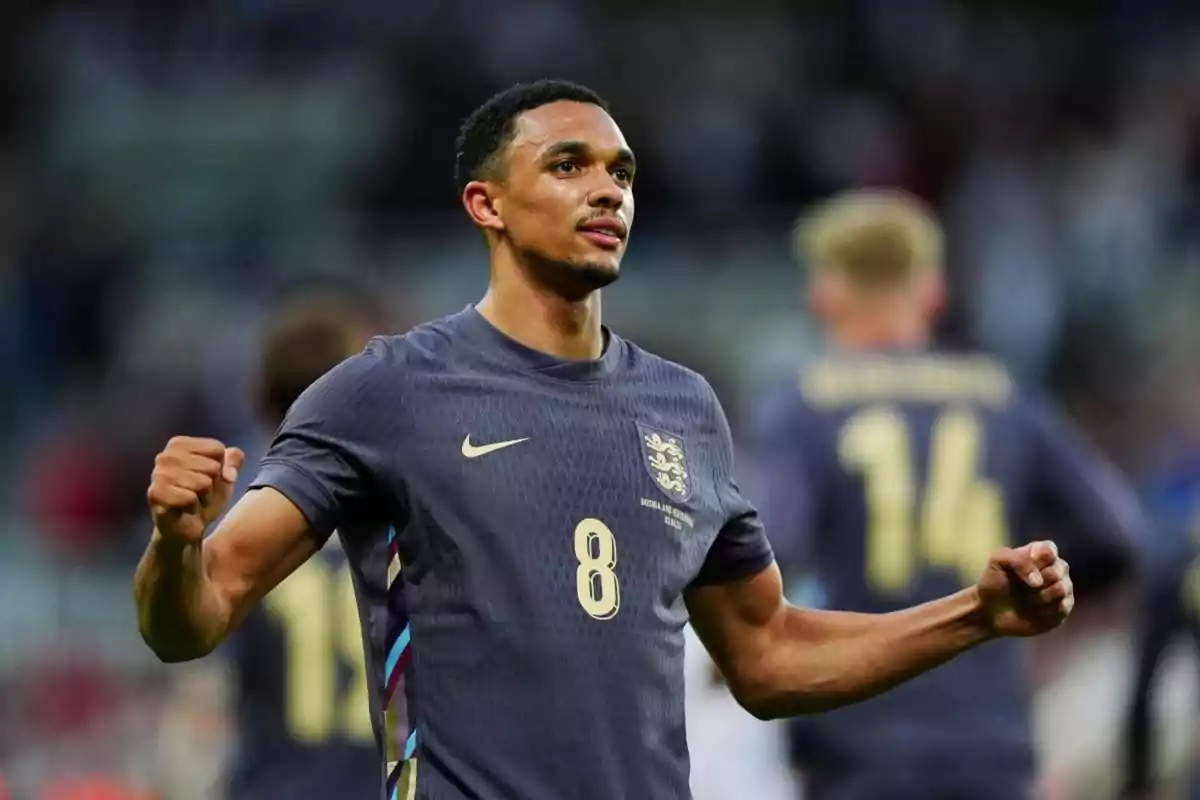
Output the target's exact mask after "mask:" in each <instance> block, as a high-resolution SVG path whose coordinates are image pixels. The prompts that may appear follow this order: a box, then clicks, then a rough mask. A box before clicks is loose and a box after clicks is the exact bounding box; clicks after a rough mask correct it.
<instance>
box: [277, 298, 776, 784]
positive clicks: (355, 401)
mask: <svg viewBox="0 0 1200 800" xmlns="http://www.w3.org/2000/svg"><path fill="white" fill-rule="evenodd" d="M255 485H256V486H258V487H263V486H270V487H273V488H274V489H276V490H278V491H280V492H282V493H283V494H284V495H286V496H287V497H288V498H289V499H291V500H292V501H293V502H294V503H295V504H296V505H297V507H298V508H300V510H301V511H303V512H304V514H305V515H306V516H307V517H308V519H309V521H310V522H311V523H312V526H313V528H314V529H315V530H316V531H317V532H318V534H320V535H326V534H328V532H329V531H331V530H333V529H334V528H335V527H336V528H337V529H338V531H339V533H340V535H341V537H342V540H343V543H344V546H345V549H346V553H347V555H348V557H349V561H350V565H351V569H352V570H353V571H354V572H355V575H356V578H357V583H358V589H359V591H358V597H359V601H360V606H361V607H360V613H361V614H362V616H363V619H364V620H365V621H366V630H367V656H368V674H369V675H370V676H371V678H372V681H373V686H374V689H375V691H374V692H373V694H372V700H373V701H374V709H375V719H376V720H377V724H378V731H379V736H380V739H381V743H382V746H383V747H384V749H385V750H386V755H385V761H386V773H387V778H386V780H387V783H386V792H387V796H388V797H396V798H399V800H413V799H416V800H468V799H470V800H493V799H495V800H501V799H504V800H507V799H508V798H521V800H562V798H567V797H569V798H576V799H578V800H588V799H589V798H595V800H620V799H622V798H625V799H626V800H641V799H642V798H651V797H671V798H686V797H688V796H689V789H688V755H687V742H686V733H685V725H684V706H683V697H684V694H683V649H684V625H685V623H686V621H687V611H686V608H685V605H684V602H683V593H684V591H685V590H686V589H687V588H688V587H689V586H692V585H696V584H703V583H716V582H722V581H730V580H736V579H740V578H743V577H746V576H748V575H752V574H755V573H757V572H760V571H762V570H763V569H765V568H767V567H768V566H770V564H771V562H772V559H773V556H772V553H771V550H770V547H769V546H768V544H767V542H766V538H765V536H764V535H763V531H762V527H761V525H760V524H759V521H758V517H757V513H756V512H755V510H754V509H753V508H752V507H751V506H750V505H749V503H747V502H746V501H745V500H744V499H743V498H742V496H741V494H740V492H739V491H738V488H737V486H736V484H735V483H734V480H733V477H732V444H731V441H730V434H729V429H728V425H727V423H726V420H725V417H724V414H723V412H722V411H721V408H720V405H719V404H718V402H717V399H716V397H715V396H714V394H713V392H712V389H711V388H710V387H709V386H708V384H707V383H706V382H705V381H704V380H703V379H702V378H701V377H700V376H698V375H696V374H695V373H693V372H691V371H689V370H686V369H684V368H683V367H680V366H678V365H675V364H672V363H670V362H668V361H665V360H663V359H660V358H657V357H655V356H653V355H651V354H649V353H647V352H645V351H644V350H641V349H640V348H638V347H636V346H635V345H633V344H631V343H629V342H626V341H624V340H622V339H621V338H620V337H618V336H616V335H615V334H612V333H610V332H608V331H607V330H606V331H605V346H604V352H603V354H602V356H601V357H600V358H599V359H596V360H588V361H564V360H561V359H557V358H553V357H550V356H548V355H546V354H544V353H540V352H537V351H534V350H530V349H528V348H526V347H524V346H522V345H521V344H519V343H517V342H515V341H513V340H511V339H509V338H507V337H505V336H504V335H503V334H501V333H500V332H499V331H497V330H496V329H495V328H494V327H492V326H491V324H490V323H488V322H487V320H486V319H484V318H483V316H482V315H480V314H479V312H478V311H476V310H475V309H474V308H468V309H466V310H465V311H463V312H461V313H459V314H456V315H454V316H451V317H448V318H446V319H443V320H439V321H437V322H433V323H430V324H428V325H423V326H420V327H418V328H416V329H414V330H413V331H411V332H409V333H408V334H406V335H404V336H397V337H387V338H381V339H376V340H374V341H373V342H372V343H371V344H370V345H369V346H368V348H367V350H366V351H365V352H364V353H363V354H361V355H359V356H356V357H354V358H352V359H350V360H349V361H347V362H345V363H343V364H342V365H341V366H339V367H337V368H336V369H334V370H333V371H332V372H331V373H329V374H328V375H326V376H325V377H324V378H322V379H321V380H319V381H318V382H317V383H316V384H314V385H313V386H312V387H311V388H310V389H309V390H308V391H307V392H306V393H305V394H304V395H303V396H302V397H301V398H300V400H299V401H298V402H297V403H296V405H295V406H294V407H293V409H292V411H291V413H290V414H289V416H288V419H287V421H286V422H285V423H284V425H283V427H282V429H281V431H280V433H279V435H278V436H277V438H276V440H275V442H274V443H273V444H272V446H271V449H270V452H268V454H267V456H266V457H265V458H264V460H263V466H262V471H261V473H260V475H259V477H258V478H257V480H256V483H255Z"/></svg>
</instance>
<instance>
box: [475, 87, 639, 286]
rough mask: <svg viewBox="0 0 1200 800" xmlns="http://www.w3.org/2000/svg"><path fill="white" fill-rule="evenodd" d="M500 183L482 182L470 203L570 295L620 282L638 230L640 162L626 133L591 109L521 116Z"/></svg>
mask: <svg viewBox="0 0 1200 800" xmlns="http://www.w3.org/2000/svg"><path fill="white" fill-rule="evenodd" d="M515 128H516V131H515V136H514V138H513V140H512V142H511V143H510V144H509V146H508V148H507V151H506V154H505V163H506V170H505V173H504V177H503V180H501V181H499V182H476V183H473V184H471V185H469V186H468V187H467V189H466V191H465V192H464V202H465V204H466V205H467V209H468V211H469V212H470V213H471V215H472V217H473V218H474V219H475V221H476V223H477V224H479V225H481V226H482V227H484V228H485V229H488V230H491V231H494V232H495V233H496V234H498V235H499V236H500V237H502V241H505V242H506V243H507V244H508V245H509V246H511V247H512V248H514V249H515V250H516V251H517V253H519V254H520V256H521V262H522V263H524V264H527V265H528V266H530V267H531V268H532V269H534V270H536V271H538V272H539V273H540V277H542V278H544V279H546V280H548V281H550V282H552V283H555V284H558V285H559V286H560V287H562V288H563V289H564V290H569V291H576V292H579V293H585V292H588V291H592V290H594V289H598V288H600V287H601V286H605V285H607V284H609V283H611V282H612V281H614V280H616V278H617V275H618V273H619V271H620V266H621V257H622V256H623V255H624V254H625V245H626V243H627V242H628V238H629V230H630V227H631V226H632V224H633V179H634V169H635V165H634V158H633V153H632V152H631V151H630V150H629V146H628V144H626V142H625V137H624V136H622V135H621V130H620V128H618V127H617V124H616V123H615V122H614V121H613V119H612V117H610V116H609V115H608V114H607V113H605V112H604V111H603V110H602V109H600V108H599V107H597V106H594V105H591V104H590V103H577V102H567V101H562V102H555V103H550V104H548V105H544V106H541V107H539V108H535V109H531V110H530V111H526V112H525V113H523V114H521V115H520V116H519V117H518V118H517V119H516V121H515Z"/></svg>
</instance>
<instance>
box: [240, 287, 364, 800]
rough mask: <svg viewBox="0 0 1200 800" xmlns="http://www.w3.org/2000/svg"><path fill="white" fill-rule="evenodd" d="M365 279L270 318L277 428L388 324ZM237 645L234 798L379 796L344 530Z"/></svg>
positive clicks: (271, 416)
mask: <svg viewBox="0 0 1200 800" xmlns="http://www.w3.org/2000/svg"><path fill="white" fill-rule="evenodd" d="M383 319H384V311H383V310H382V309H381V308H380V307H379V306H378V304H377V303H376V302H375V301H374V299H373V298H371V297H370V296H369V295H367V294H366V293H365V291H363V290H362V289H360V288H359V287H352V286H345V285H342V284H340V283H338V284H333V285H325V284H317V285H313V286H307V287H304V288H302V289H297V290H294V291H293V292H290V293H289V294H288V296H287V297H286V299H285V300H284V301H283V303H282V304H281V305H280V307H279V308H278V309H277V310H276V311H275V312H274V313H273V315H272V316H271V318H270V319H269V320H268V322H267V325H266V327H265V331H264V336H263V344H262V350H261V354H260V359H259V380H258V392H257V400H258V407H259V410H260V413H261V416H262V417H263V419H264V421H265V422H266V423H267V425H269V426H270V428H271V429H272V430H275V429H277V428H278V427H279V425H281V424H282V422H283V419H284V416H285V415H286V413H287V410H288V409H289V408H290V407H291V405H292V403H293V402H295V400H296V398H297V397H299V396H300V394H301V392H303V391H304V390H305V389H307V388H308V386H309V385H311V384H312V383H313V381H315V380H317V379H318V378H320V377H321V376H322V375H324V374H325V373H326V372H328V371H329V370H331V369H333V368H334V367H335V366H337V365H338V364H339V363H340V362H341V361H343V360H345V359H346V358H349V357H350V356H351V355H353V354H355V353H357V352H359V351H361V350H362V349H363V347H364V346H365V345H366V344H367V342H368V341H369V340H370V338H371V337H372V336H373V335H375V334H376V333H378V332H379V331H381V330H386V325H385V323H384V322H383ZM230 644H231V645H232V647H231V648H230V656H231V658H232V661H233V666H234V670H235V677H236V688H237V695H238V696H237V702H236V715H237V723H238V725H237V730H238V739H239V742H238V748H237V751H236V759H235V761H234V765H233V770H232V774H231V776H230V784H229V798H230V800H243V799H244V800H270V798H280V800H283V798H287V799H288V800H304V799H305V798H313V800H317V799H318V798H320V800H324V799H325V798H330V797H346V798H369V797H374V796H376V795H377V794H378V793H379V768H378V765H379V751H378V748H377V747H376V746H375V738H374V736H373V733H372V726H371V711H370V706H369V702H368V698H369V684H368V682H367V674H366V669H365V665H364V663H363V661H364V657H363V656H364V651H363V638H362V631H361V628H360V626H359V617H358V607H357V605H356V603H355V600H354V588H353V583H352V580H351V577H350V568H349V564H348V562H347V560H346V556H345V553H344V551H343V549H342V547H341V546H340V542H339V541H338V537H337V535H336V534H335V535H333V536H332V537H331V538H330V540H329V541H328V543H326V545H325V546H324V547H323V548H322V549H321V550H320V551H319V552H317V553H315V554H314V556H313V557H312V558H311V559H310V560H308V561H307V562H305V563H304V564H303V565H301V566H300V567H299V568H298V569H297V570H296V571H295V572H294V573H292V574H291V575H290V576H289V577H288V578H287V579H286V580H284V581H283V582H282V583H281V584H280V585H279V586H277V587H276V588H275V589H274V590H273V591H272V592H271V593H270V594H268V595H267V596H266V598H265V602H263V603H262V604H260V605H259V606H258V607H256V608H255V609H254V610H253V611H251V612H250V613H249V614H248V616H247V617H246V620H245V622H243V624H242V626H241V627H240V628H239V629H238V631H237V632H236V633H235V634H234V636H233V638H232V640H231V642H230Z"/></svg>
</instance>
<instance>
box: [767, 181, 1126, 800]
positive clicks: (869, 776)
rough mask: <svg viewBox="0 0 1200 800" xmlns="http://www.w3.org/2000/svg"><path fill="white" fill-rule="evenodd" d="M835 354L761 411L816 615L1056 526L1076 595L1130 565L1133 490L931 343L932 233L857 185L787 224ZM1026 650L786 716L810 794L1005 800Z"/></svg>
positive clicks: (776, 494)
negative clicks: (826, 710) (855, 701)
mask: <svg viewBox="0 0 1200 800" xmlns="http://www.w3.org/2000/svg"><path fill="white" fill-rule="evenodd" d="M797 242H798V246H799V250H800V256H801V258H802V259H803V260H804V261H805V262H806V263H807V264H808V266H809V267H810V268H811V270H812V283H811V287H810V290H811V291H810V301H811V304H812V307H813V310H814V311H815V312H816V314H817V315H818V316H819V317H820V318H821V319H822V321H823V323H824V325H825V329H826V333H827V338H828V345H829V347H830V352H829V355H828V356H827V357H824V358H822V359H819V360H817V361H815V362H814V363H812V364H810V365H809V366H808V367H807V368H806V369H805V370H804V371H803V373H802V374H801V376H800V379H799V381H798V382H797V381H789V385H788V386H786V387H785V388H783V389H782V390H781V391H779V392H777V393H773V394H772V395H771V396H770V397H769V399H768V400H767V402H766V403H765V406H764V409H763V410H762V412H761V418H760V420H759V423H760V425H759V430H758V436H757V439H758V442H757V444H758V448H759V451H760V452H759V456H760V458H761V459H762V460H761V465H762V467H763V469H764V471H765V472H764V475H763V481H764V488H765V493H766V496H765V497H763V498H762V500H763V506H764V508H765V511H764V514H765V515H766V516H767V519H768V523H767V524H768V529H769V530H771V531H773V532H774V533H773V537H774V546H775V547H776V550H777V553H778V554H779V562H780V565H781V568H783V569H784V570H785V572H786V573H787V575H788V577H789V578H791V579H792V580H796V579H798V578H799V577H801V576H802V575H805V574H809V573H811V574H812V575H813V576H815V579H816V581H817V583H818V585H819V587H820V590H821V593H822V594H823V595H824V598H825V604H826V606H827V607H829V608H836V609H845V610H853V611H864V612H886V611H891V610H893V609H898V608H902V607H904V606H906V605H908V604H911V603H919V602H922V601H923V600H926V599H928V598H932V597H936V596H940V595H942V594H944V593H946V592H948V591H954V590H956V589H959V588H961V587H962V586H967V585H970V584H971V582H972V581H973V580H974V578H973V576H974V575H975V574H976V573H977V572H978V570H979V567H980V565H981V564H983V563H984V561H986V558H987V555H986V554H987V553H988V552H990V551H991V550H992V549H993V548H996V547H1002V546H1005V545H1006V543H1008V542H1013V541H1023V540H1024V538H1025V537H1028V536H1030V535H1032V532H1033V531H1032V529H1033V528H1034V526H1035V524H1037V523H1038V522H1042V521H1044V522H1046V523H1049V524H1052V525H1053V527H1052V528H1051V529H1050V530H1051V531H1052V532H1053V535H1054V536H1055V538H1056V540H1057V541H1058V542H1059V543H1060V546H1061V548H1062V552H1063V555H1064V556H1065V557H1066V558H1068V559H1069V560H1070V563H1071V565H1072V573H1073V576H1074V577H1075V580H1076V581H1077V584H1078V585H1079V587H1080V589H1081V591H1085V592H1086V591H1088V590H1089V589H1091V590H1093V591H1094V590H1095V589H1096V588H1097V587H1102V586H1107V585H1109V584H1111V583H1113V582H1114V581H1116V580H1117V579H1118V578H1119V577H1120V576H1122V575H1124V574H1126V572H1127V570H1128V567H1129V565H1130V562H1131V558H1132V548H1133V543H1134V540H1135V535H1136V534H1137V533H1138V528H1139V525H1140V523H1139V518H1140V516H1139V511H1138V508H1137V504H1136V501H1135V499H1134V497H1133V495H1132V493H1131V492H1130V490H1129V489H1128V488H1127V487H1126V486H1125V485H1124V483H1123V482H1122V480H1121V479H1120V478H1119V477H1118V476H1117V474H1116V473H1115V471H1114V470H1113V469H1112V468H1111V467H1110V466H1109V465H1108V464H1107V463H1106V462H1105V461H1104V459H1103V458H1102V457H1101V456H1100V455H1099V454H1098V453H1097V452H1096V451H1095V450H1093V449H1092V448H1091V447H1090V446H1088V445H1087V444H1086V443H1084V442H1083V441H1082V440H1081V439H1079V438H1078V437H1077V436H1076V435H1075V434H1074V432H1073V431H1072V430H1071V429H1070V428H1069V427H1068V426H1067V425H1066V423H1064V422H1063V421H1062V420H1060V419H1059V418H1057V417H1056V416H1055V415H1054V414H1053V413H1052V412H1051V411H1050V409H1048V408H1047V407H1046V406H1044V405H1042V404H1041V403H1039V402H1037V401H1035V400H1033V399H1031V398H1030V397H1028V396H1026V395H1025V394H1024V393H1022V392H1021V391H1020V390H1019V389H1017V387H1015V386H1014V384H1013V380H1012V378H1011V377H1010V375H1009V373H1008V372H1007V371H1006V369H1005V368H1004V367H1003V366H1002V365H1001V364H1000V363H999V362H997V361H995V360H993V359H991V358H988V357H986V356H983V355H979V354H962V355H951V354H948V353H941V352H937V351H936V350H933V349H931V343H932V342H931V339H932V333H933V326H934V323H935V320H936V319H937V317H938V314H939V312H940V310H941V309H942V307H943V305H944V302H945V293H946V289H945V283H944V280H943V275H942V247H943V246H942V233H941V230H940V227H939V224H938V222H937V221H936V220H935V219H934V217H933V215H932V214H931V213H930V211H929V210H927V209H926V208H925V207H924V206H923V205H922V204H921V203H920V202H919V201H918V200H916V199H915V198H914V197H911V196H909V195H907V194H904V193H900V192H891V191H882V190H880V191H865V190H864V191H853V192H848V193H845V194H843V195H840V196H838V197H836V198H834V199H833V200H831V201H829V202H827V203H826V204H824V205H822V206H821V207H819V208H818V209H817V210H816V211H815V212H814V213H812V214H811V215H809V216H807V217H806V218H804V219H803V220H802V221H801V224H800V226H799V227H798V228H797ZM1030 694H1031V691H1030V689H1029V687H1028V685H1027V678H1026V675H1025V665H1024V661H1023V651H1022V645H1020V644H1018V643H1016V642H1005V643H1004V645H1003V646H1002V647H998V648H995V649H988V650H976V651H973V652H970V653H968V654H966V655H965V656H964V657H963V658H961V659H959V660H958V661H956V662H954V663H953V664H948V665H946V666H945V667H943V668H941V669H938V670H936V671H934V672H932V673H930V674H928V675H924V676H922V677H920V678H917V679H915V680H913V681H912V682H911V683H909V684H907V685H905V686H901V687H899V688H898V689H897V690H896V691H894V692H892V693H890V694H888V695H887V696H885V697H879V698H876V699H874V700H871V701H868V702H866V703H863V704H861V705H859V706H857V707H854V708H847V709H844V710H840V711H837V712H834V713H831V714H827V715H823V716H820V717H813V718H806V719H802V720H796V721H794V722H793V723H792V727H791V731H792V742H791V749H792V754H793V758H794V760H795V763H796V766H797V767H798V768H799V770H800V771H801V773H802V774H803V775H804V780H805V785H806V789H807V792H808V793H809V794H807V795H806V797H811V798H813V799H814V800H841V799H842V798H854V799H855V800H872V799H873V798H879V799H880V800H903V798H913V800H917V798H920V800H936V799H937V798H971V799H972V800H991V799H992V798H995V800H1017V798H1022V797H1030V796H1032V792H1033V787H1034V783H1035V753H1034V748H1033V745H1032V731H1031V721H1030Z"/></svg>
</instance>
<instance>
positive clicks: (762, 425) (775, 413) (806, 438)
mask: <svg viewBox="0 0 1200 800" xmlns="http://www.w3.org/2000/svg"><path fill="white" fill-rule="evenodd" d="M812 417H813V414H812V412H811V410H810V409H808V407H807V406H806V405H805V403H804V400H803V398H802V397H801V396H800V393H799V391H798V389H797V388H796V387H795V385H794V384H790V385H788V386H785V387H783V388H781V389H780V390H778V391H774V392H770V393H768V394H767V395H766V397H765V399H764V400H763V402H762V403H761V404H760V406H759V408H758V409H757V413H756V415H755V418H754V425H753V435H752V448H751V454H752V457H753V460H754V466H755V468H756V474H757V475H758V476H759V481H758V485H757V487H756V488H757V490H758V492H757V494H756V496H757V497H758V498H759V503H760V510H761V516H762V519H763V523H764V525H765V527H766V529H767V532H768V535H769V538H770V541H771V544H772V546H773V547H774V549H775V555H776V558H777V559H778V560H779V564H780V569H782V570H783V571H784V573H785V574H787V575H794V574H796V573H799V572H802V571H804V570H805V569H807V568H808V567H809V565H810V562H811V555H812V549H813V545H814V541H813V534H814V530H815V529H816V526H817V520H818V518H819V516H820V509H819V506H820V497H821V491H820V487H819V486H818V485H817V483H818V480H819V477H820V476H821V474H822V470H821V469H820V468H819V466H820V465H819V464H814V463H811V462H812V461H813V460H814V459H812V458H809V457H807V456H808V454H809V453H815V452H816V451H817V450H818V449H819V448H818V443H817V442H816V441H815V439H816V437H817V435H818V431H817V430H816V425H815V424H814V421H813V420H812Z"/></svg>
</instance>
